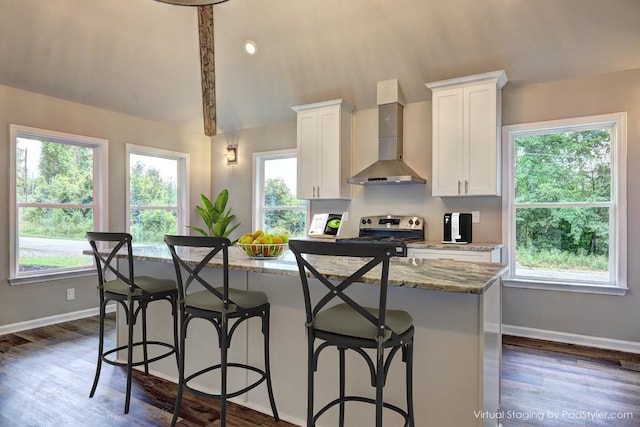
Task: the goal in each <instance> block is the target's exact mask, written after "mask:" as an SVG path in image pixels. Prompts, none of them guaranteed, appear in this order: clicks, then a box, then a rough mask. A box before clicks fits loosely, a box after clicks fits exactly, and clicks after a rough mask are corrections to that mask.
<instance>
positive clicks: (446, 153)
mask: <svg viewBox="0 0 640 427" xmlns="http://www.w3.org/2000/svg"><path fill="white" fill-rule="evenodd" d="M506 83H507V75H506V73H505V72H504V71H494V72H490V73H484V74H476V75H473V76H466V77H459V78H455V79H450V80H443V81H438V82H432V83H427V84H426V86H427V87H428V88H429V89H431V91H432V93H433V95H432V118H433V124H432V126H433V139H432V147H433V165H432V185H431V188H432V195H433V196H439V197H443V196H499V195H500V193H501V175H502V174H501V162H500V139H501V129H500V128H501V115H502V105H501V104H502V103H501V98H502V96H501V89H502V87H503V86H504V85H505V84H506Z"/></svg>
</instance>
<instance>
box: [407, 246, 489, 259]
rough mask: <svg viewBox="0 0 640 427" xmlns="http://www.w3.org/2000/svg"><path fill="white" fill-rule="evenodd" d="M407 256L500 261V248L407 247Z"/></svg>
mask: <svg viewBox="0 0 640 427" xmlns="http://www.w3.org/2000/svg"><path fill="white" fill-rule="evenodd" d="M407 257H409V258H418V259H448V260H453V261H468V262H500V249H499V248H496V249H492V250H489V251H468V250H456V249H413V248H407Z"/></svg>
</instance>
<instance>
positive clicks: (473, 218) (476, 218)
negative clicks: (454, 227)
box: [467, 211, 480, 223]
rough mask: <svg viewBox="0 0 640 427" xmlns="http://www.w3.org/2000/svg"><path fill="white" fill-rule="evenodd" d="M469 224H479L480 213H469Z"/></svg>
mask: <svg viewBox="0 0 640 427" xmlns="http://www.w3.org/2000/svg"><path fill="white" fill-rule="evenodd" d="M467 218H468V217H467ZM471 222H476V223H477V222H480V211H471Z"/></svg>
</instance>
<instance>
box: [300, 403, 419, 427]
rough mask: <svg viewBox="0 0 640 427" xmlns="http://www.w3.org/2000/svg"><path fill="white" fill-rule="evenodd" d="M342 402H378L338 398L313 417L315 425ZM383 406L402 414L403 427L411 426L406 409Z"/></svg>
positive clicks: (390, 405)
mask: <svg viewBox="0 0 640 427" xmlns="http://www.w3.org/2000/svg"><path fill="white" fill-rule="evenodd" d="M340 402H362V403H370V404H372V405H375V404H376V400H375V399H372V398H370V397H363V396H345V397H344V398H342V399H340V398H337V399H335V400H332V401H331V402H329V403H327V404H326V405H324V406H323V407H322V409H320V410H319V411H318V412H316V413H315V415H314V416H313V423H314V425H315V423H316V421H317V420H318V418H320V417H321V416H322V415H323V414H324V413H325V412H327V411H328V410H329V409H331V408H333V407H334V406H336V405H338V404H340ZM382 406H383V407H384V408H386V409H390V410H392V411H394V412H396V413H397V414H400V415H401V416H402V417H403V418H404V424H403V427H408V426H409V425H410V418H409V414H408V413H407V411H405V410H404V409H402V408H400V407H398V406H396V405H393V404H391V403H387V402H382Z"/></svg>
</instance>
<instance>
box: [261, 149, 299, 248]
mask: <svg viewBox="0 0 640 427" xmlns="http://www.w3.org/2000/svg"><path fill="white" fill-rule="evenodd" d="M253 160H254V162H253V167H254V170H253V176H254V204H253V206H254V209H253V210H254V220H253V226H254V229H255V230H258V229H260V230H264V232H265V233H266V234H274V235H276V234H287V235H289V236H290V237H303V236H304V235H305V233H306V230H307V217H308V205H307V201H306V200H298V199H297V198H296V182H297V158H296V151H295V149H294V150H278V151H269V152H263V153H255V154H254V155H253Z"/></svg>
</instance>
